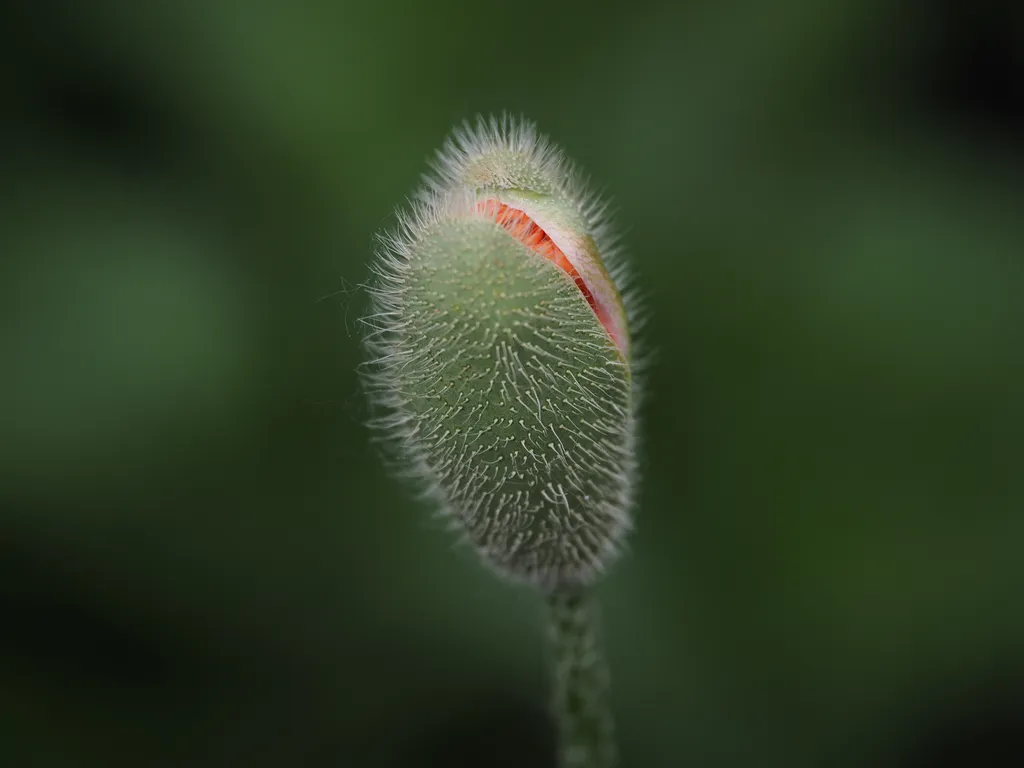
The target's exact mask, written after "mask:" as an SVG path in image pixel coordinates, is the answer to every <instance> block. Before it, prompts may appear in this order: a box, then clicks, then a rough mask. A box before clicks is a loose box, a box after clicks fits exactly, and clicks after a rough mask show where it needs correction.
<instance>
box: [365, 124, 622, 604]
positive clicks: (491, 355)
mask: <svg viewBox="0 0 1024 768" xmlns="http://www.w3.org/2000/svg"><path fill="white" fill-rule="evenodd" d="M435 171H436V174H435V175H434V176H433V177H430V178H428V179H427V180H426V183H425V185H424V187H423V189H422V190H421V191H420V193H419V194H418V196H417V200H416V202H415V203H414V204H413V206H412V210H411V212H408V213H405V214H402V215H400V218H399V222H400V223H399V226H398V229H397V231H396V232H394V233H391V234H389V235H386V236H384V237H382V238H381V248H380V249H379V251H378V253H377V257H376V263H375V270H374V271H375V275H376V280H375V283H374V285H373V286H372V287H371V295H372V300H373V312H372V314H371V315H370V316H369V317H368V318H367V321H368V324H369V326H370V328H371V332H370V334H369V336H368V337H367V344H368V347H369V349H370V352H371V356H372V359H371V360H370V362H369V364H368V369H367V376H366V381H367V385H368V389H369V391H370V394H371V399H372V401H373V403H374V405H375V406H376V407H377V409H378V413H377V416H376V418H375V419H374V425H375V426H376V427H378V428H379V430H380V432H381V434H382V435H383V436H384V437H386V438H388V441H389V443H390V444H391V445H392V446H393V447H394V448H395V449H397V459H398V461H399V466H400V468H401V469H402V470H403V472H404V473H405V474H407V475H410V476H412V477H413V478H414V479H415V480H416V481H417V482H418V483H419V485H420V487H421V488H422V489H423V491H424V492H425V494H426V495H427V496H428V497H429V498H430V499H431V500H432V501H433V502H434V503H435V504H436V505H437V506H438V508H439V509H440V510H441V512H442V513H443V514H444V515H446V516H448V517H449V518H450V519H451V521H452V522H453V523H454V524H455V527H456V528H457V529H459V530H460V531H462V532H463V534H464V536H465V538H466V539H467V540H468V541H469V542H470V543H471V544H472V546H473V547H474V548H475V549H476V550H477V551H478V552H479V554H480V555H481V557H482V559H483V561H484V562H485V563H487V564H488V565H489V566H491V567H492V568H494V569H495V570H496V571H497V572H498V573H499V574H501V575H503V576H505V577H507V578H509V579H511V580H514V581H521V582H527V583H530V584H534V585H537V586H539V587H542V588H544V589H554V588H558V587H567V586H582V585H586V584H589V583H591V582H593V581H594V580H595V579H596V578H597V576H598V575H599V574H600V573H601V571H602V570H603V568H604V567H605V566H606V565H607V564H608V563H609V562H610V561H611V560H612V559H613V557H614V556H615V554H616V553H617V552H618V551H619V549H620V547H621V544H622V541H623V539H624V537H625V535H626V533H627V532H628V530H629V528H630V508H631V504H632V495H633V487H634V483H635V479H634V476H635V464H636V461H635V456H634V454H635V436H634V431H635V416H634V412H635V406H636V403H635V401H636V395H635V391H634V390H635V380H634V376H633V370H632V363H631V357H632V356H631V340H630V336H629V324H628V314H627V312H626V309H625V306H624V303H623V300H622V297H621V295H620V291H619V289H618V288H617V286H616V281H615V280H614V279H613V277H612V274H611V273H610V272H609V271H608V269H607V268H606V266H605V261H604V260H603V259H602V256H604V257H605V258H608V257H609V256H613V257H614V251H615V248H614V243H613V241H612V239H611V238H610V237H609V235H608V232H607V228H606V226H605V225H604V224H603V222H602V221H601V218H600V217H601V213H602V207H601V205H600V204H599V202H597V201H596V200H595V199H594V198H592V197H590V196H589V195H587V193H586V192H585V191H584V188H583V184H582V182H581V181H580V178H579V176H578V174H577V173H576V171H575V170H574V169H573V168H572V166H570V165H569V163H568V162H567V161H566V160H564V159H563V157H562V155H561V153H560V152H558V151H557V150H556V149H555V148H554V147H553V146H552V145H551V144H549V143H548V142H547V141H546V140H544V139H543V138H539V137H538V136H537V135H536V133H535V131H534V129H533V127H532V126H531V125H529V124H521V123H514V122H511V121H509V120H507V119H505V120H504V121H503V122H500V123H499V122H497V121H494V120H492V121H491V122H490V123H484V122H483V121H481V122H480V123H479V124H478V125H477V126H476V128H470V127H469V126H464V127H463V128H462V129H461V130H459V131H458V132H456V134H455V136H454V138H452V139H450V140H449V141H448V143H447V144H446V145H445V147H444V149H443V150H442V151H441V152H440V153H439V155H438V162H437V164H436V166H435Z"/></svg>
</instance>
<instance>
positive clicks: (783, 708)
mask: <svg viewBox="0 0 1024 768" xmlns="http://www.w3.org/2000/svg"><path fill="white" fill-rule="evenodd" d="M1022 7H1024V6H1021V4H1020V3H1014V2H1011V1H1010V0H1004V1H1003V2H993V1H988V0H977V1H976V2H962V3H954V2H951V1H949V0H930V1H927V0H919V1H918V2H878V1H875V0H828V1H826V2H823V1H821V0H780V1H779V2H775V3H758V2H752V1H742V0H741V1H729V2H721V1H719V2H714V1H711V0H699V1H695V2H664V1H661V0H657V1H656V0H632V2H630V3H620V4H618V5H603V4H599V3H594V2H590V0H586V1H584V0H568V1H567V2H563V3H553V2H550V1H546V2H534V1H533V0H524V1H523V2H518V3H515V4H485V3H460V2H455V1H454V0H435V2H431V3H426V2H414V0H394V1H393V2H361V3H357V2H333V3H331V2H313V0H250V2H241V1H240V0H178V1H177V2H156V1H154V2H139V1H138V0H91V1H90V2H61V1H60V0H37V1H36V2H33V3H22V4H20V5H15V4H8V5H5V6H4V10H3V11H0V43H2V44H0V61H2V67H0V73H2V74H0V83H2V85H3V88H2V96H0V99H2V105H3V107H4V113H5V115H6V116H5V117H4V118H3V122H2V128H0V130H2V134H0V146H2V147H3V163H2V174H0V185H2V187H0V195H2V196H0V199H2V209H0V214H2V215H0V238H2V239H0V254H2V255H0V260H2V262H3V267H2V279H0V318H2V324H0V764H2V765H5V766H93V765H95V766H111V765H131V766H190V767H191V766H195V767H196V768H203V767H204V766H223V765H239V766H253V767H254V768H263V767H267V768H269V767H271V766H275V767H276V766H364V765H365V766H371V765H372V766H378V765H379V766H446V768H458V766H474V767H479V766H488V767H492V766H493V767H501V766H550V765H552V760H551V757H550V755H551V752H552V742H553V736H552V734H551V732H550V729H549V726H548V724H547V721H546V717H545V706H546V697H547V688H546V685H547V683H546V680H545V674H544V668H543V662H544V648H543V641H542V634H541V615H542V612H541V606H540V605H539V603H538V600H537V599H536V598H535V596H533V595H532V594H530V593H529V592H526V591H523V590H520V589H513V588H509V587H506V586H503V585H501V584H499V583H497V582H496V581H495V580H494V579H493V578H491V577H490V575H488V574H487V573H485V572H484V571H483V570H482V569H481V568H480V567H479V566H478V565H477V563H476V562H475V561H474V559H473V557H472V556H470V555H469V554H467V553H466V552H465V551H463V550H462V549H461V548H459V547H456V546H454V545H453V540H452V538H451V537H450V536H449V535H447V533H446V532H445V531H444V530H443V529H442V526H441V525H440V524H439V523H437V522H436V521H434V520H432V519H431V518H430V516H429V514H428V513H427V512H426V511H425V510H424V509H423V508H422V507H421V506H419V505H418V504H417V503H416V502H415V501H414V500H412V499H410V498H409V496H408V494H407V493H406V492H405V490H404V489H403V488H402V487H400V486H398V485H396V484H395V483H394V482H393V481H392V480H391V479H389V478H388V476H387V475H386V474H385V473H384V471H383V470H382V468H381V465H380V462H379V461H378V460H377V457H376V456H375V455H374V453H373V451H372V450H371V449H370V447H369V443H368V435H367V431H366V429H365V427H364V419H365V418H366V407H365V405H364V403H363V398H362V396H361V394H360V390H359V385H358V381H357V378H356V374H355V367H356V365H357V364H358V363H359V361H360V360H361V358H362V352H361V349H360V341H359V335H360V330H359V327H358V323H357V318H358V317H359V316H360V314H361V313H362V312H363V311H364V309H365V296H364V295H363V293H362V292H361V290H360V287H359V286H360V284H361V283H362V282H364V281H365V280H366V279H367V277H368V268H367V263H368V260H369V258H370V254H371V252H372V248H373V234H374V232H376V231H377V230H379V229H381V228H382V227H387V226H389V225H391V224H392V223H393V222H394V213H393V211H394V208H395V206H396V205H399V204H401V203H402V201H403V200H404V199H405V197H406V196H407V195H408V194H410V193H411V192H412V190H413V189H414V187H415V186H416V184H417V183H418V177H419V174H420V173H421V172H422V171H424V170H425V169H426V161H427V158H428V157H429V156H430V154H431V153H432V151H433V149H434V148H435V147H437V146H438V145H439V144H440V143H441V141H442V140H443V138H444V136H445V135H446V133H447V132H448V130H449V129H450V127H451V126H452V125H453V124H454V123H456V122H459V121H461V120H463V119H465V118H472V117H473V116H474V115H475V114H476V113H478V112H483V113H489V112H496V111H501V110H510V111H511V112H513V113H515V114H519V113H522V114H525V115H527V116H528V117H530V118H532V119H534V120H536V121H537V122H538V123H539V124H540V126H541V128H542V130H543V131H544V132H546V133H548V134H550V135H551V136H552V137H553V138H554V139H555V140H556V141H557V142H559V143H561V144H562V145H563V146H564V147H565V148H566V149H567V150H568V152H569V154H570V155H571V156H573V157H574V158H575V159H577V160H578V161H580V162H581V163H582V164H583V165H584V166H585V167H586V168H587V169H588V170H589V172H590V173H591V174H592V176H593V177H594V179H595V180H596V181H597V183H598V184H599V185H601V186H603V187H604V188H606V189H607V190H608V191H609V193H610V194H612V195H613V196H614V198H615V200H616V204H617V209H618V215H619V219H620V221H621V222H622V226H623V228H624V230H625V232H626V242H627V243H628V246H629V248H630V251H631V252H632V254H633V263H634V265H635V267H636V271H637V273H638V276H639V283H640V285H641V287H642V289H643V291H644V292H645V293H646V295H647V302H648V308H649V310H650V315H651V321H650V323H649V325H648V327H647V331H646V333H645V335H644V342H645V344H646V346H647V348H648V349H649V350H650V351H651V352H652V353H653V362H652V364H651V366H650V368H649V371H648V377H649V396H648V399H647V403H646V411H645V414H644V415H645V424H646V426H645V447H644V460H643V468H644V475H645V480H644V485H643V494H642V498H641V502H640V505H639V508H638V510H637V528H636V532H635V536H634V537H633V538H632V546H631V550H630V552H629V554H628V555H627V556H626V557H625V558H624V559H623V560H622V561H620V563H619V564H618V565H617V566H616V567H615V569H614V570H613V572H612V575H611V576H610V578H609V579H608V580H607V581H606V582H605V584H604V585H603V586H602V589H601V592H602V597H603V601H604V614H605V637H606V642H607V650H608V656H609V658H610V663H611V667H612V673H613V677H614V692H613V700H614V706H615V710H616V716H617V720H618V726H619V732H620V737H621V744H622V752H623V766H624V768H632V767H636V768H641V767H646V766H651V767H654V766H688V765H694V766H696V765H700V766H722V767H723V768H725V767H732V766H736V767H739V766H786V767H787V768H791V767H799V766H881V767H883V768H884V767H891V768H924V767H926V766H927V767H933V766H936V767H937V766H942V767H952V766H972V768H974V767H978V766H1020V765H1024V601H1022V596H1024V511H1022V509H1024V507H1022V505H1024V468H1022V463H1024V462H1022V460H1024V389H1022V388H1024V299H1022V297H1024V14H1022V10H1021V9H1022Z"/></svg>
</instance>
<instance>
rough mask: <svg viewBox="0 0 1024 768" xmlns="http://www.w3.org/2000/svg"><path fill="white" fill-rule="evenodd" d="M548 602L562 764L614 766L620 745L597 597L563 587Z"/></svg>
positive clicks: (586, 767) (561, 767) (576, 767)
mask: <svg viewBox="0 0 1024 768" xmlns="http://www.w3.org/2000/svg"><path fill="white" fill-rule="evenodd" d="M547 605H548V638H549V642H550V646H551V648H550V653H551V662H552V669H553V678H554V679H553V686H554V691H553V694H554V695H553V700H552V710H553V712H552V713H553V715H554V717H555V722H556V725H557V727H558V740H559V745H558V764H559V768H610V767H611V766H613V765H615V763H616V759H617V750H616V748H615V734H614V723H613V721H612V715H611V709H610V708H609V703H608V682H609V678H608V667H607V665H606V664H605V660H604V657H603V656H602V654H601V647H600V638H599V623H600V618H599V611H598V605H597V599H596V598H595V597H594V596H593V595H592V594H590V593H588V592H585V591H581V590H572V591H560V592H555V593H553V594H550V595H548V597H547Z"/></svg>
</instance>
